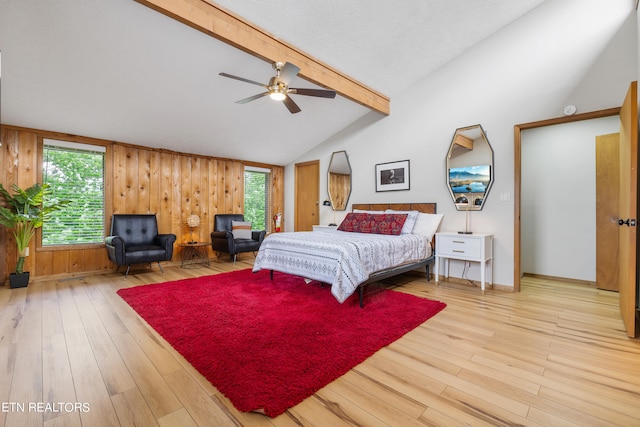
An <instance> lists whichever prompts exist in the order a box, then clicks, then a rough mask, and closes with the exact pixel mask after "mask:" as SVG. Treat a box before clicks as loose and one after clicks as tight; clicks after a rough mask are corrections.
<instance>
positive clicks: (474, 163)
mask: <svg viewBox="0 0 640 427" xmlns="http://www.w3.org/2000/svg"><path fill="white" fill-rule="evenodd" d="M446 163H447V170H446V174H447V176H446V179H447V188H448V189H449V193H450V194H451V198H452V199H453V203H454V204H455V206H456V209H457V210H459V211H479V210H482V207H483V206H484V203H485V201H486V199H487V196H488V195H489V190H490V189H491V184H492V183H493V173H494V172H493V149H492V148H491V144H489V140H488V139H487V135H486V134H485V132H484V130H483V129H482V126H480V125H473V126H467V127H463V128H458V129H456V132H455V133H454V135H453V139H452V140H451V145H450V146H449V152H448V153H447V162H446Z"/></svg>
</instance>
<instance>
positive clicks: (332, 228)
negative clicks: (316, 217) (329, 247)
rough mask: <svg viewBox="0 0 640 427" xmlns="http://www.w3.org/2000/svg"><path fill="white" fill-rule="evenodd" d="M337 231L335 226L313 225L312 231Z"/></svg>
mask: <svg viewBox="0 0 640 427" xmlns="http://www.w3.org/2000/svg"><path fill="white" fill-rule="evenodd" d="M337 229H338V226H337V225H314V226H313V231H321V232H324V233H327V232H332V231H336V230H337Z"/></svg>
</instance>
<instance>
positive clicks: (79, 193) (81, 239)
mask: <svg viewBox="0 0 640 427" xmlns="http://www.w3.org/2000/svg"><path fill="white" fill-rule="evenodd" d="M51 142H52V144H51V145H50V144H47V143H46V141H45V145H44V152H43V158H44V162H43V163H44V164H43V176H44V179H43V181H44V182H45V183H47V184H49V185H51V193H52V196H51V197H52V198H55V199H66V200H71V201H72V202H71V203H69V204H68V205H67V206H65V207H63V208H62V209H61V210H59V211H55V212H53V214H52V216H51V219H50V220H48V221H46V222H45V223H44V225H43V226H42V245H43V246H47V245H69V244H84V243H102V242H103V241H104V152H101V151H88V150H86V149H84V148H85V147H86V146H85V145H80V144H77V145H74V144H73V143H68V142H65V143H64V146H62V144H60V146H58V145H53V144H55V141H51ZM96 148H99V147H96Z"/></svg>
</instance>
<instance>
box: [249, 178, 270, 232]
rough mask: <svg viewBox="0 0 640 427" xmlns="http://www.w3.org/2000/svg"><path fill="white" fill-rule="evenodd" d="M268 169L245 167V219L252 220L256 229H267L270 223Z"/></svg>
mask: <svg viewBox="0 0 640 427" xmlns="http://www.w3.org/2000/svg"><path fill="white" fill-rule="evenodd" d="M270 176H271V174H270V173H269V171H268V170H266V171H265V170H263V169H259V170H258V169H257V168H256V169H254V168H245V171H244V219H245V221H251V228H253V229H254V230H266V229H267V225H268V224H269V218H268V216H269V180H270Z"/></svg>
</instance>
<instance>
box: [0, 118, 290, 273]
mask: <svg viewBox="0 0 640 427" xmlns="http://www.w3.org/2000/svg"><path fill="white" fill-rule="evenodd" d="M1 132H2V147H0V148H1V151H0V153H1V154H0V182H2V184H3V185H4V186H5V187H6V188H10V187H11V185H12V184H14V183H16V184H18V185H19V186H20V187H23V188H24V187H29V186H31V185H32V184H34V183H35V182H41V180H42V173H41V172H42V171H41V165H42V157H41V154H42V140H43V138H50V139H58V140H63V141H72V142H81V143H84V144H95V145H102V146H105V147H106V148H107V151H106V162H105V163H106V165H105V166H106V170H105V177H106V179H105V222H106V224H105V228H106V230H105V235H106V234H108V231H109V229H110V227H111V215H112V214H114V213H154V214H156V215H157V217H158V228H159V231H160V233H173V234H175V235H176V236H177V241H176V246H175V248H174V254H173V261H174V262H178V261H179V260H180V255H181V253H180V249H181V248H180V247H179V246H178V243H181V242H186V241H188V240H189V227H188V226H187V224H186V218H187V217H188V216H189V215H191V213H195V214H197V215H199V216H200V226H199V227H198V228H197V229H195V230H194V232H193V233H194V234H193V235H194V238H195V239H196V240H197V241H200V242H204V241H210V236H209V235H210V233H211V231H212V230H213V217H214V215H215V214H217V213H242V212H243V210H244V166H245V165H251V166H260V167H265V168H269V169H271V170H272V188H271V209H272V212H283V210H284V167H282V166H274V165H265V164H262V163H253V162H243V161H238V160H232V159H221V158H215V157H206V156H198V155H191V154H185V153H179V152H173V151H168V150H157V149H152V148H147V147H140V146H134V145H130V144H125V143H119V142H112V141H105V140H100V139H95V138H88V137H81V136H75V135H68V134H61V133H56V132H48V131H41V130H35V129H24V128H19V127H13V126H7V125H3V126H2V129H1ZM40 241H41V237H40V233H38V234H37V236H36V237H35V238H34V239H33V241H32V243H31V246H30V248H29V250H30V256H29V257H27V259H26V260H25V270H28V271H30V272H31V277H32V279H37V278H43V277H47V278H50V277H51V276H61V277H64V276H74V275H81V274H84V273H94V272H105V271H112V270H114V269H115V265H114V264H112V263H111V262H110V261H109V259H108V257H107V251H106V249H105V247H104V245H103V244H99V245H83V246H73V247H72V248H67V247H55V248H42V247H41V246H40ZM0 247H1V248H2V249H3V250H2V251H0V277H2V278H3V279H6V278H8V275H9V273H10V272H12V271H14V269H15V264H16V261H17V251H16V247H15V240H14V238H13V235H12V234H11V232H10V231H9V230H7V229H6V228H4V227H0ZM209 252H210V256H212V255H213V253H212V252H211V249H209Z"/></svg>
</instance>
